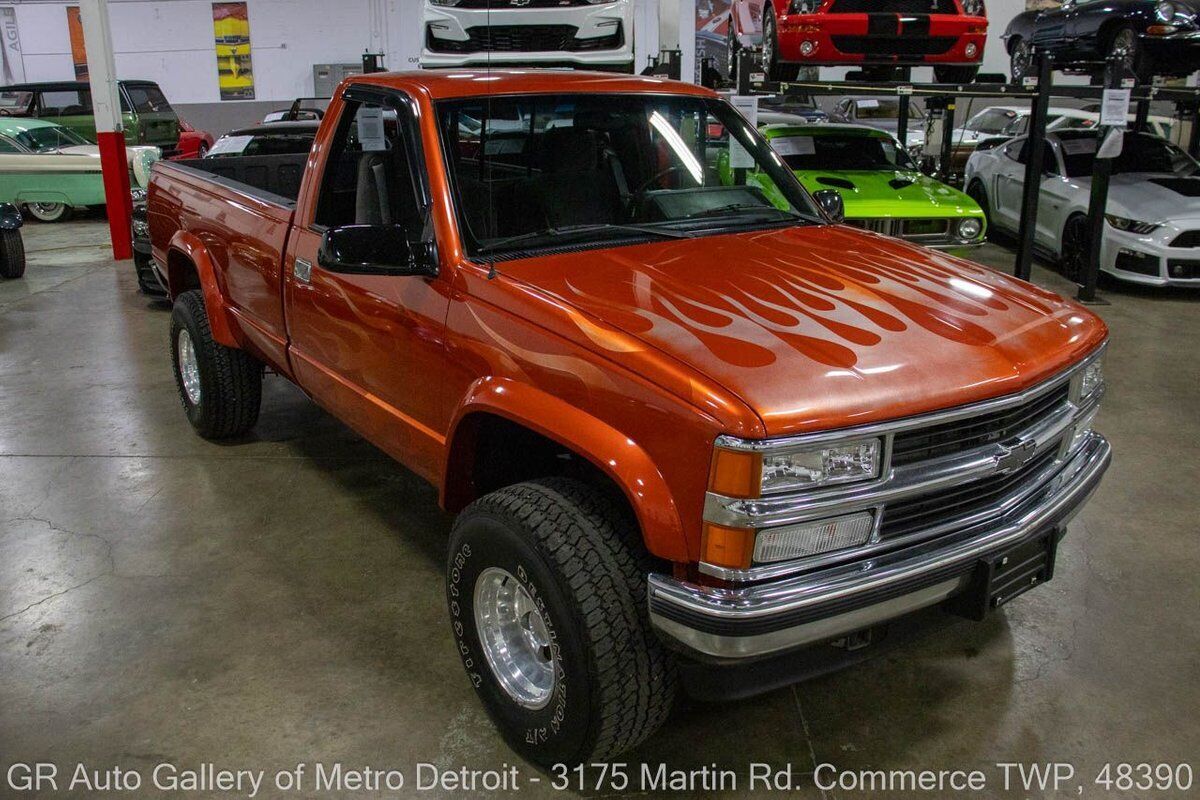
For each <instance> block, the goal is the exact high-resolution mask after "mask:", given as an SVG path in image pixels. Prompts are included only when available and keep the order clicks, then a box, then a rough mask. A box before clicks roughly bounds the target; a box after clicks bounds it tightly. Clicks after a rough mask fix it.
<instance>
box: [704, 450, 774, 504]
mask: <svg viewBox="0 0 1200 800" xmlns="http://www.w3.org/2000/svg"><path fill="white" fill-rule="evenodd" d="M761 484H762V456H761V455H760V454H758V453H746V452H742V451H738V450H721V449H719V448H718V449H717V450H714V451H713V461H712V469H711V472H710V473H709V479H708V490H709V491H710V492H715V493H716V494H720V495H724V496H726V497H757V496H758V494H759V489H760V487H761Z"/></svg>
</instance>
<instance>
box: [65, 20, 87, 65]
mask: <svg viewBox="0 0 1200 800" xmlns="http://www.w3.org/2000/svg"><path fill="white" fill-rule="evenodd" d="M67 32H68V33H69V34H70V35H71V65H72V66H73V67H74V68H75V80H77V81H86V80H87V79H88V64H87V45H85V44H84V42H83V17H81V16H80V14H79V6H67Z"/></svg>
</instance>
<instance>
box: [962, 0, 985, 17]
mask: <svg viewBox="0 0 1200 800" xmlns="http://www.w3.org/2000/svg"><path fill="white" fill-rule="evenodd" d="M962 11H963V13H964V14H966V15H967V16H968V17H982V16H983V15H984V14H986V13H987V9H986V8H985V7H984V4H983V0H962Z"/></svg>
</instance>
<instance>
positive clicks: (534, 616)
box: [475, 567, 556, 710]
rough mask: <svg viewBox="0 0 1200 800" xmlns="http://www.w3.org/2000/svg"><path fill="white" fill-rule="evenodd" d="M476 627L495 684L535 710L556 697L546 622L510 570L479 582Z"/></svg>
mask: <svg viewBox="0 0 1200 800" xmlns="http://www.w3.org/2000/svg"><path fill="white" fill-rule="evenodd" d="M475 629H476V630H477V631H478V632H479V641H480V643H481V644H482V646H483V655H484V658H486V659H487V662H488V666H490V667H491V669H492V674H493V675H494V676H495V678H496V682H497V683H499V684H500V687H501V688H502V689H504V692H505V694H507V695H508V696H509V698H511V699H512V701H513V702H515V703H516V704H517V705H520V706H522V707H524V708H528V709H532V710H537V709H539V708H543V707H545V705H546V704H547V703H549V702H550V697H551V695H553V694H554V682H555V666H556V665H555V658H554V650H553V648H552V647H551V640H550V632H549V629H548V628H547V626H546V620H545V618H544V617H543V616H542V612H541V610H540V609H538V607H537V604H536V603H535V602H534V601H533V598H532V597H530V596H529V592H528V591H526V589H525V587H524V586H523V585H521V582H520V581H518V580H517V579H516V578H514V577H513V576H512V574H511V573H509V572H508V571H507V570H503V569H500V568H499V567H488V568H487V569H485V570H484V571H483V572H481V573H480V574H479V577H478V578H476V579H475Z"/></svg>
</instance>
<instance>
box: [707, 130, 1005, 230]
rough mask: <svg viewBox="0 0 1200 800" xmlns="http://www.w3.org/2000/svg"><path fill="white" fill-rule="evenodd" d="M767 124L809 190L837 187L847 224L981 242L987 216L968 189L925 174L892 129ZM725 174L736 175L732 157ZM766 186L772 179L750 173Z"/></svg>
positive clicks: (755, 181) (766, 133)
mask: <svg viewBox="0 0 1200 800" xmlns="http://www.w3.org/2000/svg"><path fill="white" fill-rule="evenodd" d="M761 131H762V133H763V135H764V136H766V138H767V140H768V141H769V142H770V143H771V146H772V147H773V148H774V149H775V152H776V153H777V154H778V155H779V157H780V158H781V159H783V162H784V163H785V164H787V166H788V167H790V168H791V170H792V171H793V172H794V173H795V175H796V177H797V178H799V179H800V182H801V183H802V184H804V188H806V189H808V190H809V192H813V193H815V192H820V191H824V190H829V189H832V190H835V191H837V192H838V193H839V194H841V196H842V200H843V202H844V204H845V208H846V224H848V225H854V226H856V227H859V228H865V229H867V230H872V231H876V232H878V233H883V234H886V235H889V236H896V237H899V238H901V239H906V240H908V241H911V242H914V243H916V244H922V245H925V246H927V247H935V248H939V249H959V248H967V247H973V246H975V245H979V244H982V243H983V241H984V238H985V236H986V229H987V220H986V218H985V217H984V213H983V209H981V208H980V207H979V204H978V203H976V202H975V201H974V200H972V199H971V198H970V197H968V196H967V195H965V194H963V193H962V192H960V191H958V190H957V189H954V188H951V187H950V186H947V185H946V184H944V183H941V182H939V181H936V180H934V179H933V178H930V177H929V176H927V175H925V174H923V173H922V172H921V171H920V170H919V169H918V168H917V165H916V164H915V163H914V162H913V160H912V159H911V158H910V157H909V155H908V153H907V152H905V149H904V148H903V147H901V146H900V144H899V143H898V142H897V141H896V139H895V138H894V137H893V136H892V135H891V134H889V133H887V132H886V131H881V130H877V129H875V128H868V127H866V126H864V125H831V124H816V125H764V126H762V127H761ZM720 168H721V170H722V175H723V177H724V178H725V179H726V180H727V181H729V182H733V181H734V180H736V178H737V176H736V175H735V174H734V171H733V170H731V169H730V168H729V165H728V164H722V165H721V167H720ZM745 180H746V182H747V183H750V184H758V185H760V188H762V189H763V191H764V192H765V193H767V194H768V196H769V195H770V193H771V192H772V191H774V187H773V185H771V184H770V182H769V181H765V182H763V183H761V184H760V183H759V179H758V176H757V175H756V174H755V173H753V172H752V173H750V174H748V175H746V176H745Z"/></svg>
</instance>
